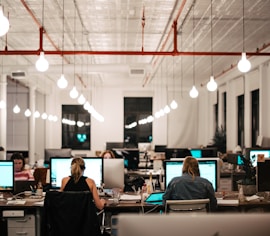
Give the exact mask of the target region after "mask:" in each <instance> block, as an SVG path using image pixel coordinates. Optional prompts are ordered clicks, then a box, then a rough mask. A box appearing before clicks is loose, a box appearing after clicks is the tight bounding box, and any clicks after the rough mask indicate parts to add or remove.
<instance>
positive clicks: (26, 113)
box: [24, 108, 32, 117]
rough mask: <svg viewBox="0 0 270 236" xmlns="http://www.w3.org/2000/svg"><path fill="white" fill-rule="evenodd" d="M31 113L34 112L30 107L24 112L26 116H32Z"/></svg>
mask: <svg viewBox="0 0 270 236" xmlns="http://www.w3.org/2000/svg"><path fill="white" fill-rule="evenodd" d="M31 114H32V112H31V111H30V109H29V108H27V109H26V110H25V112H24V115H25V116H26V117H30V116H31Z"/></svg>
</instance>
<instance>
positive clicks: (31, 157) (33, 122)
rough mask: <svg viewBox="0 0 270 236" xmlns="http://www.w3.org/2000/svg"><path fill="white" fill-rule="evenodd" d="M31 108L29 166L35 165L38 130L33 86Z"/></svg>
mask: <svg viewBox="0 0 270 236" xmlns="http://www.w3.org/2000/svg"><path fill="white" fill-rule="evenodd" d="M29 108H30V110H31V112H32V115H31V116H30V117H29V164H30V165H33V164H34V163H35V146H36V143H35V134H36V132H35V130H36V119H35V115H34V113H35V110H36V88H35V87H33V86H30V87H29Z"/></svg>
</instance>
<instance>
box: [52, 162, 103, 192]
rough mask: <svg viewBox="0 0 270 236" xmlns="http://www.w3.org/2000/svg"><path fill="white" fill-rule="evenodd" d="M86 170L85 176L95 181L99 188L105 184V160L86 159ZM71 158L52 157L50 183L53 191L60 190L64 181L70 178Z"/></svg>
mask: <svg viewBox="0 0 270 236" xmlns="http://www.w3.org/2000/svg"><path fill="white" fill-rule="evenodd" d="M83 159H84V161H85V170H84V176H87V177H89V178H91V179H93V180H94V181H95V184H96V186H97V188H100V187H101V184H102V183H103V158H101V157H84V158H83ZM71 161H72V158H70V157H52V158H51V161H50V183H51V188H52V189H60V187H61V182H62V179H63V178H64V177H66V176H70V166H71Z"/></svg>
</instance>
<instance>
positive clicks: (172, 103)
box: [170, 57, 178, 110]
mask: <svg viewBox="0 0 270 236" xmlns="http://www.w3.org/2000/svg"><path fill="white" fill-rule="evenodd" d="M174 64H175V63H174V57H173V100H172V102H171V104H170V107H171V108H172V109H173V110H175V109H176V108H177V107H178V104H177V102H176V101H175V78H174Z"/></svg>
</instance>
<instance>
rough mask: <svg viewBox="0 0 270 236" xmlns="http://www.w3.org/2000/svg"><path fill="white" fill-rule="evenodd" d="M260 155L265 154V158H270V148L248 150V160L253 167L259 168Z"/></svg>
mask: <svg viewBox="0 0 270 236" xmlns="http://www.w3.org/2000/svg"><path fill="white" fill-rule="evenodd" d="M258 154H263V155H264V157H266V158H268V157H270V148H259V147H257V148H246V158H247V159H248V160H250V162H251V164H252V166H253V167H256V166H257V160H258Z"/></svg>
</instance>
